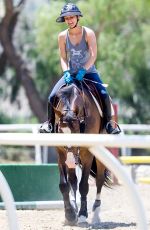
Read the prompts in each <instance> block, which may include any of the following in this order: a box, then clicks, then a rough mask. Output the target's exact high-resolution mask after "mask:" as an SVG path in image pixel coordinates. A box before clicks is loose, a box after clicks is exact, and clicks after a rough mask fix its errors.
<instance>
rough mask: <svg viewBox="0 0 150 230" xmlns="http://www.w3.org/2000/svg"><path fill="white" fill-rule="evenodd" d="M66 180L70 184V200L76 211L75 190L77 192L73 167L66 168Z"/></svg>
mask: <svg viewBox="0 0 150 230" xmlns="http://www.w3.org/2000/svg"><path fill="white" fill-rule="evenodd" d="M68 182H69V184H70V193H69V195H70V202H71V204H72V205H73V206H74V208H75V210H76V212H78V207H77V203H76V192H77V182H78V181H77V176H76V169H75V168H68Z"/></svg>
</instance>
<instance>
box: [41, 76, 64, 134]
mask: <svg viewBox="0 0 150 230" xmlns="http://www.w3.org/2000/svg"><path fill="white" fill-rule="evenodd" d="M63 85H65V81H64V77H61V78H60V80H59V81H58V82H57V83H56V85H55V86H54V88H53V89H52V91H51V93H50V95H49V97H48V108H47V113H48V121H46V122H44V123H43V125H42V126H41V127H40V132H41V133H54V131H55V130H54V124H55V113H54V108H53V103H54V99H55V95H56V93H57V91H58V90H59V89H60V88H61V87H62V86H63Z"/></svg>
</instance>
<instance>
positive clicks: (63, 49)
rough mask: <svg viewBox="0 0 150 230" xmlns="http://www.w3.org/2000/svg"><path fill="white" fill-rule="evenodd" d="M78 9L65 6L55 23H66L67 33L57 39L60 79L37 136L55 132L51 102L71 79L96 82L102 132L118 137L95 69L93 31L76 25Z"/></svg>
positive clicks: (103, 88) (69, 5)
mask: <svg viewBox="0 0 150 230" xmlns="http://www.w3.org/2000/svg"><path fill="white" fill-rule="evenodd" d="M82 16H83V15H82V13H81V11H80V10H79V8H78V7H77V6H76V5H75V4H72V3H67V4H66V5H65V6H64V7H63V8H62V10H61V13H60V16H59V17H58V18H57V19H56V22H59V23H61V22H65V23H66V25H67V26H68V29H67V30H65V31H62V32H61V33H60V34H59V35H58V46H59V53H60V62H61V67H62V70H63V76H62V77H61V79H60V80H59V81H58V82H57V84H56V85H55V86H54V88H53V90H52V92H51V93H50V96H49V98H48V121H47V122H45V123H44V124H43V126H42V127H41V128H40V132H54V122H55V114H54V110H53V106H52V105H53V102H54V98H55V94H56V92H57V91H58V90H59V88H61V86H62V85H64V84H71V83H72V82H73V79H72V75H74V76H75V78H76V79H77V80H78V81H83V80H86V81H87V83H88V81H92V82H95V83H94V84H95V87H96V89H97V91H98V93H99V94H100V97H101V100H102V103H103V114H104V120H105V129H106V132H107V133H109V134H118V133H120V128H119V127H118V126H117V127H116V128H115V127H113V121H112V120H111V103H110V98H109V95H108V93H107V91H106V88H105V87H104V86H103V85H102V83H103V82H102V80H101V78H100V76H99V74H98V72H97V69H96V68H95V65H94V63H95V61H96V57H97V42H96V36H95V33H94V32H93V30H91V29H90V28H87V27H83V26H80V25H79V19H80V17H82Z"/></svg>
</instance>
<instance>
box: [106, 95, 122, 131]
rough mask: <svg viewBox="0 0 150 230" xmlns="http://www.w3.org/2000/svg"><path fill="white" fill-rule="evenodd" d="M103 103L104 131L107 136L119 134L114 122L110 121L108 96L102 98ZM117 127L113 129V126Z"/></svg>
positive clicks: (118, 128)
mask: <svg viewBox="0 0 150 230" xmlns="http://www.w3.org/2000/svg"><path fill="white" fill-rule="evenodd" d="M102 103H103V112H104V123H105V129H106V132H107V133H108V134H119V133H120V132H121V129H120V127H119V125H118V124H116V122H115V121H113V120H112V115H111V102H110V98H109V96H107V97H105V98H102ZM114 123H115V125H117V127H113V125H114Z"/></svg>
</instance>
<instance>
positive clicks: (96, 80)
mask: <svg viewBox="0 0 150 230" xmlns="http://www.w3.org/2000/svg"><path fill="white" fill-rule="evenodd" d="M83 80H84V81H85V83H86V84H87V85H88V84H91V83H92V84H94V86H95V87H96V89H97V91H98V93H99V94H100V97H102V98H103V99H105V98H107V97H108V96H109V95H108V92H107V90H106V88H105V87H104V86H103V82H102V80H101V78H100V76H99V75H98V74H97V73H87V74H85V76H84V78H83ZM65 84H66V83H65V80H64V77H63V76H62V77H61V78H60V79H59V81H58V82H57V83H56V85H55V86H54V88H53V89H52V91H51V93H50V95H49V97H48V102H49V103H50V104H53V102H54V98H55V95H56V92H57V91H58V90H59V89H60V88H61V87H62V86H63V85H65Z"/></svg>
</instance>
